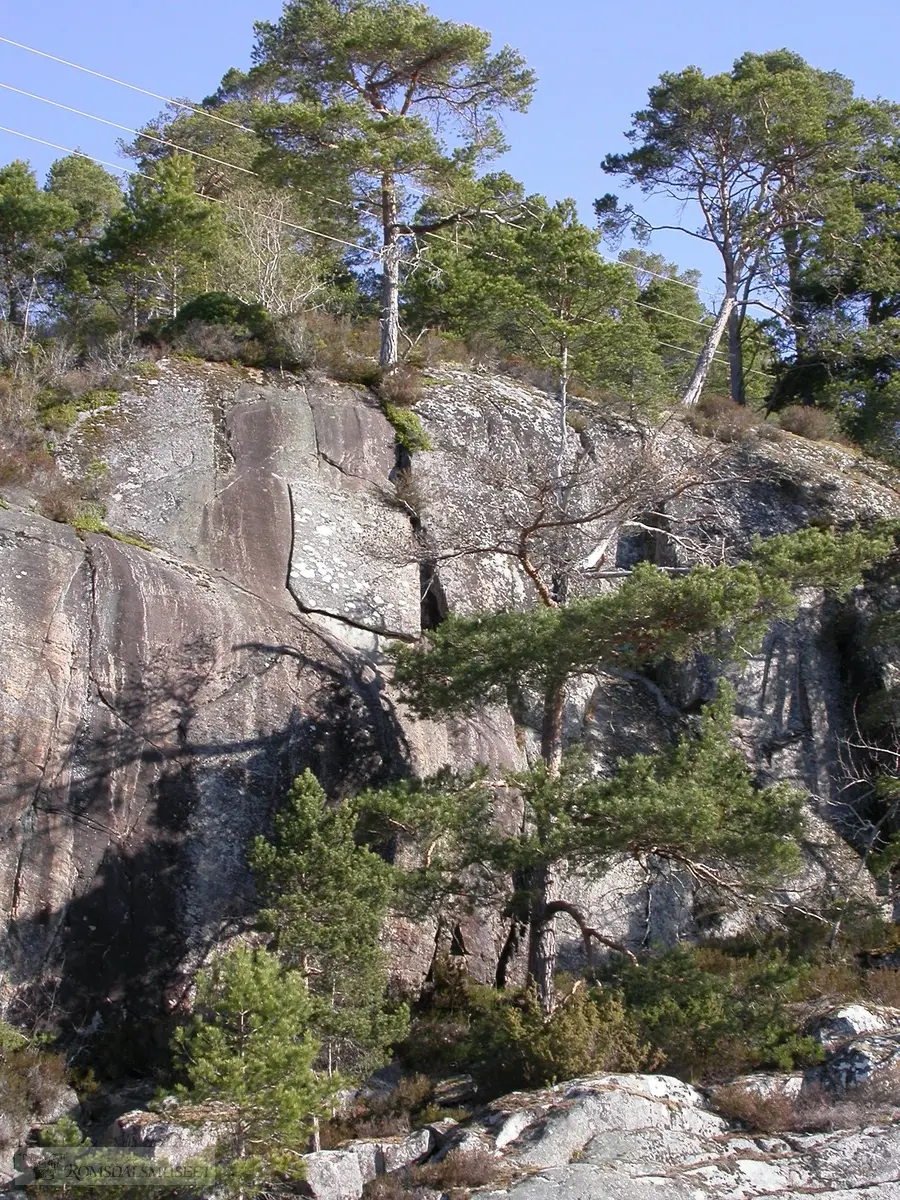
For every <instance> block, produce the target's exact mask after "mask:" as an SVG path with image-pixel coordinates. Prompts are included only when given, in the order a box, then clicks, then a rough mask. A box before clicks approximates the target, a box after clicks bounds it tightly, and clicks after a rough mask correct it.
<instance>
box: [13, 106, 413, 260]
mask: <svg viewBox="0 0 900 1200" xmlns="http://www.w3.org/2000/svg"><path fill="white" fill-rule="evenodd" d="M0 133H10V134H12V135H13V136H14V137H20V138H25V139H26V140H27V141H29V142H37V143H38V145H41V146H49V147H50V149H51V150H61V151H62V152H63V153H64V154H73V155H75V157H76V158H89V159H91V160H92V161H93V162H96V163H100V165H101V166H104V167H111V168H112V169H113V170H114V171H122V172H124V174H126V175H138V176H140V178H141V179H149V180H150V181H151V182H152V183H155V182H156V180H155V179H154V178H153V176H152V175H148V174H147V172H146V171H138V170H136V169H135V168H134V167H123V166H121V165H120V164H118V163H111V162H107V161H106V160H105V159H103V158H97V157H96V156H95V155H93V154H86V153H85V152H84V151H83V150H73V149H72V148H71V147H70V146H60V145H58V144H57V143H56V142H48V141H46V140H45V139H44V138H39V137H34V136H33V135H32V134H30V133H23V132H22V131H21V130H20V129H9V128H8V127H7V126H6V125H0ZM193 194H194V195H195V196H198V197H199V198H200V199H201V200H207V201H209V203H210V204H224V205H227V203H228V201H227V200H222V199H220V197H218V196H207V195H206V194H205V193H204V192H197V191H195V192H194V193H193ZM251 212H253V215H254V216H258V217H265V219H266V220H268V221H272V222H274V223H275V224H276V225H286V226H287V227H288V228H289V229H297V230H299V231H300V232H301V233H306V234H309V235H310V236H311V237H319V238H325V240H326V241H329V242H337V243H338V244H339V245H341V246H349V247H350V248H351V249H353V250H361V251H362V252H363V253H364V254H369V255H371V256H372V257H373V258H377V259H380V258H381V257H382V255H381V251H380V250H373V249H372V247H371V246H364V245H362V244H361V243H360V242H350V241H348V240H347V239H346V238H340V237H335V236H334V235H333V234H331V233H323V232H322V231H321V230H320V229H310V228H308V227H307V226H306V225H298V224H297V223H296V222H295V221H286V220H285V219H284V218H283V217H272V216H270V215H269V214H268V213H261V212H254V211H253V210H252V209H251ZM400 261H401V262H402V263H404V264H405V265H406V266H413V265H414V264H413V263H410V262H409V261H408V260H407V259H401V260H400Z"/></svg>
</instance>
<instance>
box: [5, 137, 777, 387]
mask: <svg viewBox="0 0 900 1200" xmlns="http://www.w3.org/2000/svg"><path fill="white" fill-rule="evenodd" d="M0 133H8V134H11V135H12V136H13V137H20V138H24V139H25V140H26V141H29V142H35V143H37V144H38V145H41V146H47V147H49V149H51V150H59V151H61V152H62V153H63V154H70V155H73V156H74V157H75V158H86V159H89V160H91V161H92V162H96V163H99V164H100V165H101V166H104V167H109V168H111V169H112V170H114V171H121V172H122V173H123V174H125V175H132V176H137V177H139V178H141V179H147V180H150V182H156V181H155V180H154V177H153V176H152V175H148V174H147V172H146V171H139V170H137V169H136V168H134V167H123V166H122V165H121V164H120V163H112V162H109V161H108V160H106V159H103V158H98V157H97V156H96V155H94V154H87V153H86V152H85V151H83V150H73V149H72V148H71V147H70V146H61V145H59V143H57V142H51V141H48V140H47V139H45V138H39V137H35V136H34V135H33V134H30V133H23V132H22V131H21V130H20V129H10V128H9V127H8V126H6V125H0ZM304 190H305V189H304ZM193 194H194V195H195V196H197V197H199V199H201V200H206V201H208V202H209V203H212V204H227V201H225V200H222V199H220V198H219V197H218V196H208V195H206V194H205V193H204V192H198V191H195V192H194V193H193ZM336 203H338V202H336ZM251 211H252V210H251ZM254 215H258V216H263V217H265V218H266V219H267V220H271V221H273V222H274V223H275V224H277V225H284V226H287V227H288V228H290V229H296V230H299V231H300V232H301V233H306V234H308V235H310V236H313V237H319V238H324V239H325V240H327V241H330V242H335V243H337V244H339V245H342V246H347V247H349V248H351V249H354V250H360V251H362V252H363V253H365V254H368V255H370V256H371V257H373V258H376V259H380V258H381V253H380V252H379V251H377V250H373V249H372V248H371V247H369V246H363V245H362V244H361V243H359V242H351V241H348V240H347V239H346V238H339V237H335V236H334V235H333V234H330V233H324V232H322V231H321V230H318V229H310V228H308V227H307V226H305V225H299V224H297V223H296V222H294V221H287V220H285V219H284V218H281V217H272V216H270V215H269V214H267V213H256V214H254ZM429 236H432V237H439V236H441V235H438V234H431V235H429ZM441 240H443V241H451V239H450V238H443V237H442V238H441ZM487 255H488V257H490V258H495V259H497V260H498V261H504V260H503V259H502V258H501V256H500V255H497V254H492V253H490V252H487ZM401 262H402V263H403V264H404V265H406V266H414V265H416V264H414V263H411V262H410V261H409V260H408V259H402V260H401ZM532 269H533V270H535V271H536V270H537V268H532ZM635 303H636V304H640V303H641V302H640V301H635ZM643 307H652V306H649V305H643ZM657 311H660V312H664V311H665V310H661V309H660V310H657ZM666 315H667V316H675V317H677V316H678V315H679V314H677V313H666ZM682 319H684V320H692V318H682ZM588 323H589V324H593V325H596V326H598V327H599V325H600V322H598V321H592V322H588ZM696 323H697V324H702V323H701V322H696ZM659 345H661V346H666V347H667V348H669V349H672V350H678V351H680V352H681V353H682V354H688V355H690V356H691V357H696V355H697V351H696V350H691V349H689V348H688V347H687V346H675V345H673V344H672V343H670V342H662V341H660V342H659ZM715 357H716V358H720V359H721V358H722V357H723V356H722V355H721V354H720V353H719V352H718V351H717V352H716V354H715ZM748 373H752V374H756V375H764V376H766V377H767V378H772V376H770V375H769V374H768V372H766V371H758V370H756V369H755V368H750V369H749V371H748Z"/></svg>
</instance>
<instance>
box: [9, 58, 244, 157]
mask: <svg viewBox="0 0 900 1200" xmlns="http://www.w3.org/2000/svg"><path fill="white" fill-rule="evenodd" d="M0 42H5V43H6V44H7V45H8V46H15V47H16V49H17V50H27V51H28V53H29V54H37V55H39V56H40V57H41V58H49V59H50V61H51V62H55V63H61V64H62V66H64V67H71V68H72V69H73V70H74V71H83V72H84V73H85V75H93V76H95V78H97V79H105V80H106V82H107V83H115V84H117V85H118V86H119V87H124V88H129V89H130V90H131V91H132V92H140V93H141V95H142V96H152V97H153V99H154V100H162V101H163V103H164V104H174V105H175V107H176V108H183V109H185V110H186V111H187V112H192V113H199V114H201V115H202V116H206V117H209V118H210V119H211V120H213V121H220V122H221V123H222V124H223V125H233V126H234V128H235V129H243V131H244V132H245V133H253V132H254V131H253V130H252V129H248V128H247V126H246V125H240V124H238V122H237V121H229V120H228V118H227V117H220V116H217V115H216V114H214V113H211V112H208V111H207V110H206V109H205V108H197V107H196V106H195V105H193V104H186V103H185V102H184V101H182V100H173V99H172V98H171V96H161V95H160V94H159V93H158V92H149V91H148V90H147V89H146V88H142V87H137V86H136V85H135V84H133V83H126V82H125V80H124V79H114V78H113V76H112V75H104V74H103V73H102V72H101V71H92V70H91V68H90V67H82V66H80V65H79V64H78V63H74V62H70V61H69V60H68V59H67V58H58V57H57V56H56V55H55V54H47V53H46V51H44V50H36V49H35V48H34V46H26V45H24V44H23V43H22V42H14V41H13V40H12V38H8V37H3V36H2V35H0Z"/></svg>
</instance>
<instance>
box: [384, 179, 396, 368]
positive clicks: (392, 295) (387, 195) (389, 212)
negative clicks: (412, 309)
mask: <svg viewBox="0 0 900 1200" xmlns="http://www.w3.org/2000/svg"><path fill="white" fill-rule="evenodd" d="M381 211H382V224H383V233H384V250H383V258H382V265H381V355H380V358H379V362H380V364H381V366H382V367H385V368H387V369H388V370H390V368H391V367H394V366H396V364H397V359H398V357H399V342H400V236H399V233H398V231H397V193H396V190H395V187H394V177H393V176H392V175H384V176H383V177H382V180H381Z"/></svg>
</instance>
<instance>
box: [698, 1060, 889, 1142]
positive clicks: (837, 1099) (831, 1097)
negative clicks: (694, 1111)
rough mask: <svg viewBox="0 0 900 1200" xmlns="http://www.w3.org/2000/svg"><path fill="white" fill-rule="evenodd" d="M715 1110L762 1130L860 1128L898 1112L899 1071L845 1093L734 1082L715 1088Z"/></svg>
mask: <svg viewBox="0 0 900 1200" xmlns="http://www.w3.org/2000/svg"><path fill="white" fill-rule="evenodd" d="M714 1104H715V1106H716V1108H717V1109H718V1111H719V1112H721V1113H723V1114H724V1115H726V1116H728V1117H732V1118H734V1119H735V1120H738V1121H741V1122H742V1123H743V1124H744V1125H747V1126H748V1127H749V1128H750V1129H754V1130H758V1131H759V1132H760V1133H787V1132H792V1133H822V1132H828V1131H830V1130H833V1129H859V1128H861V1127H862V1126H864V1125H871V1124H873V1123H875V1122H878V1121H883V1120H885V1118H892V1117H894V1116H897V1115H898V1114H900V1072H894V1073H893V1074H891V1075H887V1076H883V1077H881V1078H880V1079H875V1080H872V1081H871V1082H868V1083H862V1084H860V1085H858V1086H857V1087H854V1088H851V1089H848V1090H847V1091H845V1092H833V1091H829V1090H828V1089H827V1088H824V1087H821V1086H817V1087H810V1088H807V1089H805V1090H804V1091H803V1092H801V1093H800V1095H798V1096H785V1095H783V1094H774V1095H769V1096H761V1095H759V1094H758V1093H756V1092H753V1091H750V1090H748V1089H745V1088H742V1087H740V1086H738V1085H734V1086H732V1087H724V1088H718V1089H717V1090H716V1092H715V1095H714Z"/></svg>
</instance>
